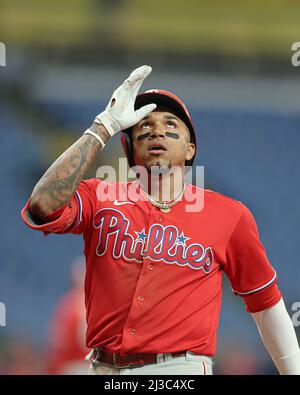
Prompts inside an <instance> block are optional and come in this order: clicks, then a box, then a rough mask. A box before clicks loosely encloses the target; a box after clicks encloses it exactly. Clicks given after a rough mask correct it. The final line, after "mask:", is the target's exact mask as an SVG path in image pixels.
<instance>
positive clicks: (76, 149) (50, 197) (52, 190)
mask: <svg viewBox="0 0 300 395" xmlns="http://www.w3.org/2000/svg"><path fill="white" fill-rule="evenodd" d="M100 149H101V145H100V144H99V143H97V142H95V138H94V137H93V136H89V135H85V136H83V137H81V138H80V139H79V140H78V141H77V142H76V143H75V144H74V145H73V146H71V147H70V148H69V149H68V150H67V151H66V152H64V153H63V154H62V155H61V156H60V157H59V158H58V159H57V160H56V161H55V162H54V163H53V165H52V166H51V167H50V168H49V169H48V170H47V171H46V173H45V174H44V176H43V177H42V178H41V180H40V181H39V183H38V184H37V185H36V187H35V189H34V192H35V191H37V193H38V196H39V201H40V203H41V205H42V207H44V208H45V209H46V211H47V212H48V211H49V213H50V212H53V211H55V210H57V209H58V208H60V207H62V206H63V205H65V204H67V203H68V202H69V201H70V200H71V198H72V196H73V195H74V193H75V191H76V189H77V187H78V185H79V183H80V181H81V180H82V178H83V177H84V175H85V173H86V171H87V170H88V168H89V166H90V165H91V163H92V161H93V159H94V158H95V156H96V155H97V153H98V152H99V150H100Z"/></svg>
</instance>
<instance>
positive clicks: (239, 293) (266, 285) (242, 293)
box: [231, 272, 277, 296]
mask: <svg viewBox="0 0 300 395" xmlns="http://www.w3.org/2000/svg"><path fill="white" fill-rule="evenodd" d="M276 277H277V274H276V272H275V274H274V276H273V278H272V280H270V281H268V282H267V283H266V284H264V285H262V286H261V287H259V288H256V289H253V290H252V291H248V292H237V291H235V290H234V289H233V288H231V289H232V292H234V293H236V294H238V295H241V296H243V295H250V294H253V293H254V292H258V291H261V290H262V289H264V288H267V287H268V286H269V285H271V284H272V283H273V282H274V281H275V279H276Z"/></svg>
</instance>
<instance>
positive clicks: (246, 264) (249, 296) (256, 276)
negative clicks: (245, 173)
mask: <svg viewBox="0 0 300 395" xmlns="http://www.w3.org/2000/svg"><path fill="white" fill-rule="evenodd" d="M224 272H225V273H226V275H227V276H228V278H229V280H230V282H231V286H232V291H233V292H234V293H235V294H237V295H240V296H242V297H243V298H244V300H245V303H246V306H247V310H248V311H251V312H253V310H256V311H260V310H263V309H264V308H268V307H271V306H270V305H269V304H270V303H271V304H272V303H273V302H274V301H275V300H276V301H277V299H278V298H279V294H278V292H279V290H278V288H277V287H272V285H275V284H276V282H277V276H276V272H275V270H274V268H273V267H272V265H271V264H270V262H269V260H268V258H267V255H266V251H265V248H264V246H263V244H262V243H261V241H260V239H259V233H258V229H257V225H256V222H255V220H254V218H253V216H252V214H251V212H250V211H249V210H248V209H247V207H245V206H244V205H242V204H241V215H240V217H239V220H238V221H237V224H236V226H235V229H234V231H233V233H232V235H231V237H230V240H229V242H228V244H227V250H226V264H225V265H224ZM267 288H270V289H269V290H267ZM276 289H277V291H276ZM272 292H273V293H272ZM279 299H280V298H279ZM279 299H278V300H279ZM274 304H275V303H274ZM264 306H267V307H264Z"/></svg>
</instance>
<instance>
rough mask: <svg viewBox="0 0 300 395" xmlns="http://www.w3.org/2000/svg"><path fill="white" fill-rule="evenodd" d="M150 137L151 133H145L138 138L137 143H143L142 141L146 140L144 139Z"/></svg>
mask: <svg viewBox="0 0 300 395" xmlns="http://www.w3.org/2000/svg"><path fill="white" fill-rule="evenodd" d="M149 136H150V133H149V132H147V133H143V134H140V135H139V136H137V138H136V139H137V141H141V140H144V139H146V138H147V137H149Z"/></svg>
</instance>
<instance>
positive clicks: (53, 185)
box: [30, 66, 156, 219]
mask: <svg viewBox="0 0 300 395" xmlns="http://www.w3.org/2000/svg"><path fill="white" fill-rule="evenodd" d="M151 70H152V69H151V67H150V66H141V67H139V68H137V69H135V70H134V71H133V72H132V73H131V74H130V76H129V77H128V78H127V79H126V80H125V81H124V82H123V84H122V85H121V86H119V88H118V89H116V90H115V91H114V93H113V95H112V97H111V99H110V101H109V103H108V105H107V107H106V109H105V110H104V111H103V112H101V113H100V114H98V115H97V116H96V118H95V120H94V123H93V125H92V127H91V128H90V130H92V132H94V133H97V134H98V135H99V136H100V137H101V138H102V140H103V141H104V143H105V142H106V141H107V140H108V139H109V138H110V137H111V136H113V135H114V134H115V133H117V132H119V131H120V130H125V129H127V128H129V127H131V126H133V125H135V124H136V123H138V122H139V121H140V120H141V119H143V118H144V117H145V116H147V115H148V114H149V113H150V112H151V111H153V110H154V109H155V108H156V104H153V103H152V104H147V105H145V106H144V107H142V108H140V109H138V110H135V108H134V104H135V99H136V96H137V94H138V90H139V88H140V86H141V85H142V82H143V81H144V79H145V78H146V77H147V76H148V75H149V74H150V73H151ZM100 149H101V143H100V142H98V141H97V139H96V138H95V137H94V136H92V135H86V134H85V135H83V136H82V137H80V139H79V140H78V141H77V142H76V143H75V144H73V145H72V146H71V147H70V148H69V149H68V150H67V151H65V152H64V153H63V154H62V155H61V156H60V157H59V158H58V159H57V160H56V162H54V163H53V165H52V166H51V167H50V168H49V169H48V170H47V171H46V173H45V174H44V176H43V177H42V178H41V180H40V181H39V182H38V184H37V185H36V187H35V188H34V190H33V192H32V195H31V197H30V212H31V213H32V214H33V215H34V216H35V217H37V218H40V219H43V218H45V217H47V216H48V215H50V214H52V213H53V212H54V211H56V210H57V209H59V208H61V207H63V206H64V205H65V204H67V203H69V202H70V200H71V199H72V197H73V195H74V193H75V192H76V189H77V187H78V185H79V183H80V181H81V180H82V179H83V177H84V175H85V174H86V172H87V170H88V168H89V167H90V165H91V163H92V162H93V160H94V158H95V156H96V155H97V154H98V152H99V151H100Z"/></svg>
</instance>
